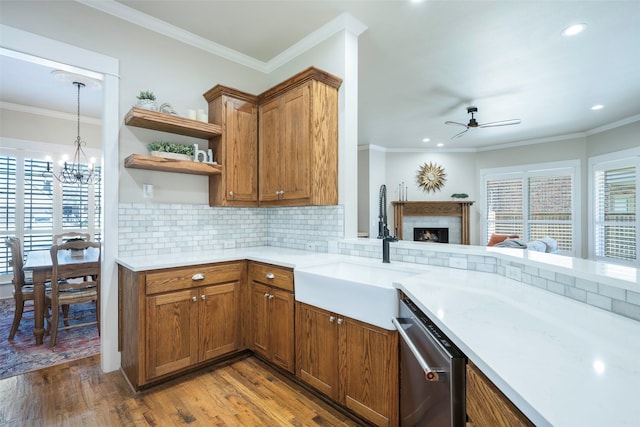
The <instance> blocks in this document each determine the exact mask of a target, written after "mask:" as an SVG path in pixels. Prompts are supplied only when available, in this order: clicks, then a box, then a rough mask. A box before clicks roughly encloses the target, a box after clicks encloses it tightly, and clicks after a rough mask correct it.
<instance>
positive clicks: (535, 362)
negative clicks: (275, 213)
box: [117, 245, 640, 427]
mask: <svg viewBox="0 0 640 427" xmlns="http://www.w3.org/2000/svg"><path fill="white" fill-rule="evenodd" d="M454 246H455V245H454ZM456 250H459V251H460V252H461V253H467V254H469V253H472V252H475V251H473V250H471V249H469V248H460V249H457V248H454V247H451V246H450V247H449V248H448V251H456ZM481 252H482V253H483V254H484V255H490V254H491V255H493V254H495V255H497V256H498V257H503V256H504V257H508V259H521V260H522V262H523V263H524V264H525V265H544V266H547V267H548V268H550V269H553V268H554V266H555V268H558V269H561V271H563V272H567V271H574V272H575V275H576V277H580V276H589V275H595V276H597V277H598V280H604V279H606V280H607V281H610V282H611V283H616V284H618V285H619V286H621V287H622V288H629V287H630V288H634V289H635V288H637V270H636V269H629V268H627V269H625V268H617V267H615V266H611V265H607V264H601V263H594V262H591V261H588V260H580V259H575V258H568V257H551V258H549V257H548V254H536V253H533V254H528V253H522V254H520V253H517V254H515V255H514V254H513V252H509V251H507V252H505V253H504V254H503V253H501V251H499V250H484V249H483V250H482V251H481ZM545 255H547V256H545ZM240 259H249V260H253V261H261V262H266V263H271V264H278V265H282V266H285V267H290V268H294V269H295V268H304V267H310V266H314V265H321V264H326V263H329V262H332V261H337V260H340V261H344V260H345V259H349V260H351V261H356V262H357V260H367V261H365V262H362V264H363V265H368V263H370V262H371V261H372V259H370V258H358V257H354V256H344V255H338V254H326V253H317V252H307V251H301V250H293V249H285V248H278V247H258V248H243V249H228V250H219V251H213V252H207V253H198V254H180V255H179V256H176V255H175V254H169V255H166V256H158V255H154V256H149V257H127V258H118V259H117V262H118V263H119V264H121V265H123V266H125V267H127V268H129V269H131V270H133V271H145V270H154V269H160V268H170V267H181V266H189V265H195V264H204V263H211V262H223V261H234V260H240ZM402 264H404V263H397V262H394V263H392V265H394V266H395V267H398V266H399V265H402ZM556 264H558V265H556ZM407 265H412V264H407ZM425 267H427V269H428V270H429V271H428V272H425V273H420V274H416V275H412V276H409V277H405V278H401V279H399V280H398V281H397V282H396V283H395V285H394V286H395V287H396V288H398V289H400V290H402V291H403V292H404V293H405V294H407V295H408V296H409V297H410V298H411V299H412V300H413V301H414V302H415V303H416V304H417V305H418V306H419V307H420V308H421V309H422V310H423V311H424V312H425V314H427V315H428V316H429V317H430V318H431V319H432V320H433V321H434V323H436V324H437V325H438V327H440V329H441V330H442V331H443V332H444V333H445V334H447V335H448V336H449V338H450V339H451V340H452V341H453V342H454V343H455V344H456V345H457V346H458V347H459V348H460V349H461V350H462V351H463V352H464V353H465V354H466V355H467V356H468V357H469V359H471V360H473V362H474V363H475V364H476V365H477V366H478V367H479V368H480V369H481V370H482V371H483V372H484V373H485V375H487V377H488V378H489V379H490V380H491V381H493V383H494V384H496V386H497V387H498V388H499V389H500V390H501V391H502V392H503V393H504V394H505V395H506V396H507V397H508V398H509V399H511V401H512V402H513V403H514V404H515V405H516V406H517V407H518V408H519V409H520V410H521V411H522V412H523V413H524V414H525V415H526V416H528V417H529V418H530V419H531V420H532V421H533V422H534V423H535V424H536V425H537V426H549V425H553V426H558V427H560V426H576V425H580V426H598V427H600V426H631V425H634V426H635V425H638V420H640V405H638V398H637V396H638V393H640V363H638V360H639V357H640V322H638V321H634V320H631V319H629V318H626V317H623V316H619V315H616V314H613V313H611V312H607V311H605V310H601V309H599V308H596V307H593V306H590V305H587V304H584V303H581V302H578V301H574V300H571V299H569V298H565V297H562V296H559V295H556V294H554V293H552V292H548V291H546V290H542V289H539V288H536V287H534V286H530V285H526V284H523V283H521V282H518V281H514V280H511V279H508V278H506V277H504V276H501V275H497V274H492V273H484V272H478V271H468V270H460V269H455V268H446V267H435V266H425ZM611 269H612V270H611ZM621 280H622V282H621Z"/></svg>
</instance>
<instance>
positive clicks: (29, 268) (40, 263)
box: [22, 248, 100, 345]
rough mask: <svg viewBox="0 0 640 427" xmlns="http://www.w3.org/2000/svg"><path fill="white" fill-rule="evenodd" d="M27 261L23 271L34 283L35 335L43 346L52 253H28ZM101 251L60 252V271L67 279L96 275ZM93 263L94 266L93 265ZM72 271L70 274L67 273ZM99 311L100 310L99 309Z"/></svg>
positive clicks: (90, 249)
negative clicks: (62, 271)
mask: <svg viewBox="0 0 640 427" xmlns="http://www.w3.org/2000/svg"><path fill="white" fill-rule="evenodd" d="M26 255H27V259H26V261H25V262H24V265H23V267H22V270H23V271H24V272H25V273H29V272H30V273H31V275H32V281H33V297H34V301H33V305H34V325H33V335H34V336H35V337H36V345H41V344H42V339H43V337H44V313H45V310H46V307H45V292H46V290H45V284H46V283H47V282H48V281H50V280H51V272H52V268H53V263H52V261H51V252H50V251H49V250H48V249H45V250H37V251H30V252H27V254H26ZM99 256H100V251H99V250H98V249H96V248H87V249H85V250H84V251H82V253H81V254H80V255H78V254H73V255H72V254H71V251H69V250H66V251H60V252H58V270H64V271H65V272H64V274H67V277H83V276H92V275H95V274H96V269H95V264H94V263H95V262H96V261H97V260H98V259H99ZM92 263H93V265H92ZM68 270H70V274H69V273H67V271H68ZM98 310H99V308H98Z"/></svg>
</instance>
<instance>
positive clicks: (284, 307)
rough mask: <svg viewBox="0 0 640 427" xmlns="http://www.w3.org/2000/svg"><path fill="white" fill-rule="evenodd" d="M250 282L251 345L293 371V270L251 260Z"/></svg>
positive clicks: (282, 366)
mask: <svg viewBox="0 0 640 427" xmlns="http://www.w3.org/2000/svg"><path fill="white" fill-rule="evenodd" d="M249 283H250V289H251V290H250V292H251V309H252V310H251V318H252V325H251V331H252V334H251V335H252V338H251V339H250V347H251V349H252V350H253V351H254V352H256V353H257V354H259V355H261V356H262V357H264V358H265V359H266V360H269V361H270V362H272V363H274V364H275V365H277V366H280V367H281V368H283V369H285V370H287V371H289V372H291V373H295V370H294V369H295V364H294V362H295V353H294V332H293V331H294V314H293V312H294V293H293V290H294V288H293V271H291V269H288V268H284V267H277V266H274V265H270V264H263V263H258V262H250V263H249Z"/></svg>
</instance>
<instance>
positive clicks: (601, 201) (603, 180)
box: [594, 166, 638, 262]
mask: <svg viewBox="0 0 640 427" xmlns="http://www.w3.org/2000/svg"><path fill="white" fill-rule="evenodd" d="M594 190H595V194H594V210H595V214H594V252H595V256H596V257H597V258H605V259H614V260H623V261H631V262H633V261H637V241H636V236H637V228H638V218H637V214H636V212H637V210H636V198H637V168H636V167H635V166H628V167H621V168H614V169H606V168H603V169H600V170H596V171H595V177H594Z"/></svg>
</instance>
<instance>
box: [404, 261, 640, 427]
mask: <svg viewBox="0 0 640 427" xmlns="http://www.w3.org/2000/svg"><path fill="white" fill-rule="evenodd" d="M396 287H397V288H398V289H401V290H402V291H403V292H405V293H406V294H407V295H408V296H409V297H410V298H411V299H412V300H413V301H414V302H415V303H416V305H418V306H419V307H420V308H421V309H422V310H423V311H424V312H425V314H427V315H428V316H429V317H430V318H431V319H432V320H433V321H434V323H436V325H438V327H440V329H442V331H443V332H444V333H445V334H447V335H448V336H449V338H450V339H451V340H452V341H453V342H454V343H455V344H456V345H457V346H458V347H459V348H460V349H461V350H462V351H463V352H464V353H465V354H466V355H467V357H469V359H471V360H473V361H474V363H476V365H477V366H478V367H479V368H480V369H481V370H482V371H483V372H484V373H485V374H486V375H487V376H488V377H489V379H491V381H493V382H494V383H495V384H496V385H497V386H498V388H500V389H501V390H502V391H503V392H504V393H505V394H506V395H507V397H509V398H510V399H511V400H512V401H513V403H514V404H515V405H516V406H518V407H519V408H520V410H521V411H522V412H523V413H525V415H527V416H528V417H529V418H530V419H531V420H532V421H533V422H534V423H535V424H536V425H537V426H545V425H553V426H557V427H560V426H598V427H601V426H616V427H619V426H638V425H639V423H640V400H639V396H640V322H637V321H633V320H631V319H627V318H625V317H622V316H618V315H615V314H612V313H609V312H606V311H604V310H600V309H598V308H595V307H592V306H589V305H586V304H582V303H579V302H576V301H573V300H570V299H568V298H563V297H561V296H558V295H555V294H553V293H551V292H547V291H544V290H541V289H538V288H535V287H533V286H528V285H524V284H522V283H520V282H516V281H513V280H510V279H506V278H504V277H502V276H498V275H494V274H490V273H479V272H475V271H474V272H472V271H466V270H455V269H450V268H438V267H434V268H433V271H432V272H430V273H427V274H422V275H419V276H413V277H410V278H407V279H402V280H401V283H398V284H396Z"/></svg>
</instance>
